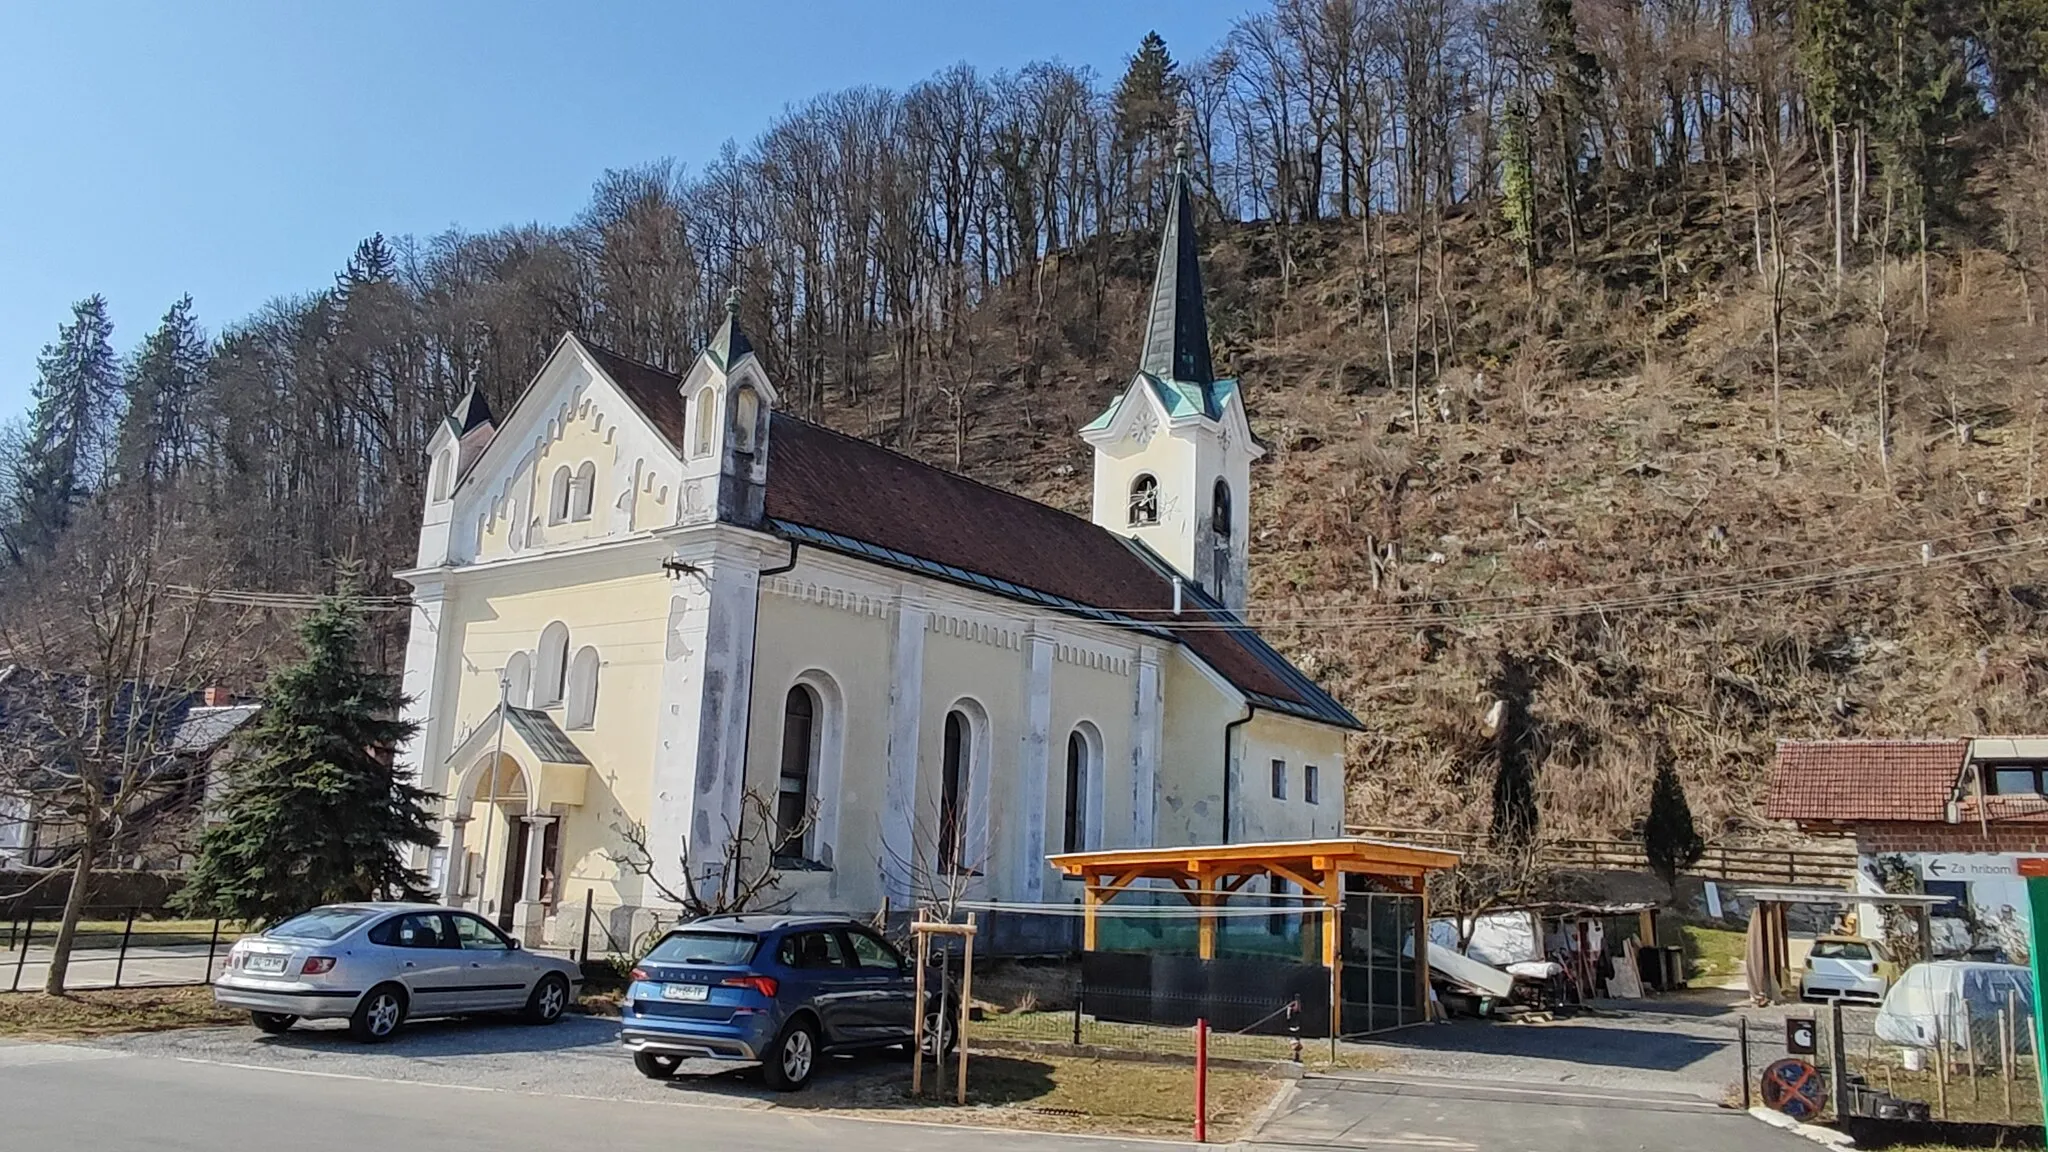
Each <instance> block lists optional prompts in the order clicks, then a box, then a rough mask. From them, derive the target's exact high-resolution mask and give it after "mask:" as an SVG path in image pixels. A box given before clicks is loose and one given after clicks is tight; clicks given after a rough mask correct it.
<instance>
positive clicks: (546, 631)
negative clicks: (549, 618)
mask: <svg viewBox="0 0 2048 1152" xmlns="http://www.w3.org/2000/svg"><path fill="white" fill-rule="evenodd" d="M534 665H535V666H534V687H533V706H534V707H536V708H552V707H554V706H555V705H557V704H560V703H561V702H562V690H563V689H564V688H565V687H566V686H567V680H568V676H569V626H568V625H567V624H564V623H562V622H561V621H560V620H557V621H555V622H554V623H552V624H550V625H548V626H547V627H546V628H543V629H542V630H541V634H540V651H539V653H538V655H537V656H536V658H535V661H534Z"/></svg>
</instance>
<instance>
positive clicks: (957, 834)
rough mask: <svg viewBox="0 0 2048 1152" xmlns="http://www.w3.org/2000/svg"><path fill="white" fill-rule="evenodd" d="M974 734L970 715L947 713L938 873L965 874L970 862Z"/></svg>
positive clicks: (941, 780)
mask: <svg viewBox="0 0 2048 1152" xmlns="http://www.w3.org/2000/svg"><path fill="white" fill-rule="evenodd" d="M973 735H974V733H973V730H972V728H971V727H970V723H969V721H968V719H967V714H966V713H965V712H962V711H960V710H959V709H957V708H956V709H954V710H953V711H951V712H948V713H946V741H945V749H944V753H943V757H942V759H941V763H940V775H939V871H941V872H965V871H967V870H968V862H967V782H968V780H969V778H970V777H969V765H968V757H970V756H972V755H973V754H974V753H973V745H972V743H971V741H972V739H973Z"/></svg>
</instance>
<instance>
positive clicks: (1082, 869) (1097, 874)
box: [1046, 836, 1460, 1036]
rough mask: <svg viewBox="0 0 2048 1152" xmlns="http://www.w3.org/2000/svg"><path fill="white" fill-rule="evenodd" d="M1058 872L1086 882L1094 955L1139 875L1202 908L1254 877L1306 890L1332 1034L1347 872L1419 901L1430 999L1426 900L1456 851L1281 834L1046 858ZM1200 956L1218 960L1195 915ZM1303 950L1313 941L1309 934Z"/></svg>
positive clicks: (1212, 938) (1419, 960)
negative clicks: (1314, 913)
mask: <svg viewBox="0 0 2048 1152" xmlns="http://www.w3.org/2000/svg"><path fill="white" fill-rule="evenodd" d="M1046 859H1047V860H1048V861H1049V862H1050V863H1051V864H1052V865H1053V867H1055V868H1058V869H1059V870H1060V871H1061V872H1064V873H1065V874H1067V875H1069V876H1077V877H1080V878H1081V880H1082V881H1083V883H1084V885H1085V886H1084V887H1083V889H1082V894H1081V906H1082V944H1081V946H1082V948H1083V950H1084V951H1088V952H1093V951H1095V950H1096V945H1097V942H1098V935H1097V930H1096V929H1097V925H1096V917H1097V915H1098V913H1100V911H1101V909H1102V906H1103V905H1104V904H1107V903H1109V902H1110V901H1113V900H1114V899H1116V897H1117V896H1118V895H1119V894H1121V893H1124V892H1128V891H1131V890H1132V885H1134V884H1136V883H1137V882H1139V881H1141V880H1165V881H1169V882H1171V883H1172V884H1173V885H1174V887H1175V888H1177V889H1178V890H1179V892H1180V894H1181V895H1182V896H1183V897H1184V898H1185V899H1186V900H1187V901H1188V902H1189V903H1190V904H1193V905H1195V906H1196V907H1197V908H1214V907H1217V906H1219V905H1220V903H1221V902H1222V901H1223V900H1224V899H1226V898H1228V897H1229V896H1231V895H1233V894H1235V893H1237V892H1239V891H1240V890H1242V889H1243V888H1244V887H1245V885H1247V884H1249V883H1250V882H1251V881H1252V880H1253V879H1254V878H1255V877H1260V876H1264V877H1266V878H1267V879H1268V881H1269V882H1270V881H1271V880H1275V879H1277V880H1285V881H1287V882H1289V883H1291V884H1293V885H1295V886H1296V887H1298V888H1299V889H1300V890H1301V893H1302V895H1303V897H1304V901H1303V903H1304V904H1305V905H1309V906H1319V907H1320V908H1321V909H1322V920H1323V930H1322V933H1321V936H1322V948H1321V952H1322V955H1321V956H1320V957H1314V956H1303V957H1302V960H1303V962H1304V963H1315V962H1316V961H1317V960H1318V959H1319V960H1320V962H1321V964H1322V966H1323V967H1325V968H1328V969H1329V970H1330V1028H1331V1034H1332V1035H1333V1036H1334V1035H1341V1034H1342V1031H1343V1027H1342V1022H1343V999H1344V998H1343V994H1342V992H1341V988H1342V980H1341V976H1342V974H1343V966H1344V959H1343V957H1344V952H1343V949H1342V947H1340V942H1341V939H1342V935H1343V922H1342V919H1341V912H1342V910H1343V906H1344V878H1345V877H1346V876H1347V875H1354V874H1357V875H1366V876H1371V877H1374V878H1375V879H1376V880H1377V881H1378V882H1379V883H1382V884H1385V885H1387V886H1388V887H1390V888H1393V889H1395V890H1397V891H1400V892H1404V893H1407V894H1409V895H1413V896H1415V897H1417V898H1418V899H1417V901H1416V923H1415V957H1414V962H1415V971H1416V980H1417V982H1418V985H1419V987H1418V989H1417V994H1418V996H1419V997H1420V1002H1422V1003H1425V1004H1426V1003H1427V1002H1428V998H1429V958H1428V949H1429V898H1428V893H1427V881H1428V877H1429V874H1430V873H1431V872H1436V871H1442V870H1444V869H1447V868H1454V867H1456V866H1457V864H1458V860H1459V859H1460V856H1459V854H1458V853H1456V852H1453V851H1450V850H1448V849H1443V848H1425V847H1421V846H1419V845H1414V844H1395V843H1390V842H1387V841H1382V840H1368V839H1365V838H1363V837H1355V836H1347V837H1340V838H1334V839H1326V840H1278V841H1267V842H1261V843H1252V844H1206V845H1204V844H1190V845H1183V846H1177V847H1176V846H1168V847H1157V848H1112V849H1105V850H1100V851H1094V852H1064V853H1059V854H1057V855H1052V856H1048V857H1047V858H1046ZM1196 939H1197V955H1198V957H1199V958H1200V959H1202V960H1214V959H1215V958H1216V917H1215V916H1213V915H1211V916H1202V917H1201V918H1200V919H1199V920H1198V928H1197V937H1196ZM1303 945H1304V950H1306V949H1307V948H1308V946H1309V938H1308V935H1307V933H1303Z"/></svg>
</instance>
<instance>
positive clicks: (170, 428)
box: [114, 296, 208, 498]
mask: <svg viewBox="0 0 2048 1152" xmlns="http://www.w3.org/2000/svg"><path fill="white" fill-rule="evenodd" d="M207 359H208V354H207V345H206V333H205V332H204V331H203V330H202V329H201V328H200V327H199V322H198V320H197V319H196V318H195V317H194V316H193V314H192V297H190V296H186V297H184V298H182V299H180V300H179V301H178V302H177V303H176V304H173V305H171V310H170V311H169V312H166V313H164V318H163V323H161V324H160V325H158V326H157V330H156V331H155V332H154V333H151V334H150V337H149V339H147V340H145V341H143V343H142V348H141V349H140V350H139V351H138V352H136V354H135V357H134V359H133V360H131V361H130V362H129V366H128V379H127V383H126V385H125V388H126V392H127V395H128V407H127V411H126V412H124V413H123V414H122V416H121V426H120V429H119V431H118V433H117V434H116V436H115V441H114V470H115V474H116V476H117V478H118V480H119V482H120V484H121V485H122V486H124V487H127V488H130V489H134V490H137V491H139V492H140V493H141V494H142V495H144V496H145V497H146V498H154V497H155V496H156V495H157V494H158V493H159V492H161V491H162V490H163V489H164V488H165V487H167V486H169V485H170V484H171V483H173V482H175V481H176V480H177V478H178V473H179V472H180V471H181V470H182V469H183V467H184V465H185V463H186V462H187V461H188V460H190V459H191V457H192V455H193V453H194V452H195V451H196V445H195V444H194V443H193V434H192V432H193V427H192V426H193V423H194V416H195V413H194V412H193V408H194V406H195V405H196V403H197V402H198V399H199V396H200V394H201V392H202V390H203V389H204V388H205V386H206V370H207Z"/></svg>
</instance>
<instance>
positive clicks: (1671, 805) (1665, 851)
mask: <svg viewBox="0 0 2048 1152" xmlns="http://www.w3.org/2000/svg"><path fill="white" fill-rule="evenodd" d="M1706 850H1707V845H1706V842H1705V841H1703V840H1701V839H1700V834H1699V830H1698V829H1696V828H1694V827H1693V824H1692V806H1691V805H1689V804H1687V803H1686V802H1685V785H1684V784H1682V783H1680V782H1679V779H1678V770H1677V769H1676V768H1674V767H1673V766H1672V764H1671V761H1670V759H1669V758H1668V757H1660V758H1659V759H1658V762H1657V779H1656V782H1655V783H1653V784H1651V785H1650V810H1649V812H1648V814H1646V815H1645V816H1644V817H1643V855H1644V856H1646V857H1648V858H1649V861H1650V870H1651V871H1653V872H1655V873H1656V874H1657V875H1659V876H1661V877H1663V879H1664V884H1665V886H1666V887H1670V888H1676V887H1677V885H1678V873H1679V871H1680V870H1681V869H1685V868H1689V867H1691V866H1692V865H1694V864H1696V863H1698V862H1699V858H1700V854H1701V853H1703V852H1705V851H1706Z"/></svg>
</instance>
